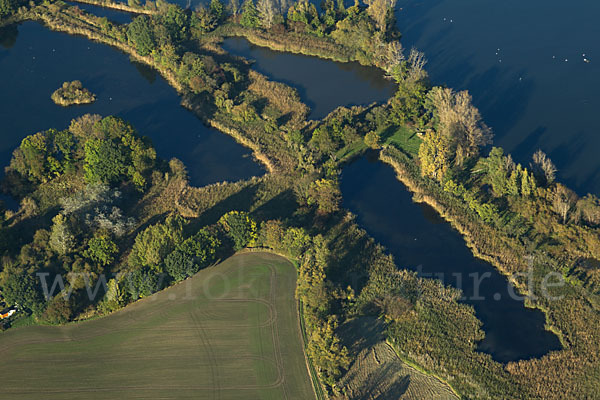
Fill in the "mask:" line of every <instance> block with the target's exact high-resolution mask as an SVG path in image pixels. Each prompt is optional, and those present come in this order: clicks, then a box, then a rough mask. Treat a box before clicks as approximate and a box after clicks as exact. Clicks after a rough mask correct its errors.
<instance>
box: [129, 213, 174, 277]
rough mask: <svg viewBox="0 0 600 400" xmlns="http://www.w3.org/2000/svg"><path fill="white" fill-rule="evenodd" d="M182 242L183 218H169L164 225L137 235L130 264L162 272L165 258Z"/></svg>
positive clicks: (147, 229) (155, 226) (157, 225)
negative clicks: (161, 267)
mask: <svg viewBox="0 0 600 400" xmlns="http://www.w3.org/2000/svg"><path fill="white" fill-rule="evenodd" d="M182 241H183V225H182V220H181V217H173V216H169V217H167V219H166V220H165V222H164V223H158V224H155V225H152V226H150V227H148V228H146V230H144V231H142V232H140V233H139V234H138V235H137V237H136V238H135V242H134V244H133V247H132V249H131V253H130V254H129V258H128V263H129V265H130V266H131V267H134V268H139V267H142V266H150V267H153V269H158V270H160V266H161V265H162V262H163V260H164V259H165V257H166V256H167V255H168V254H170V253H171V252H172V251H173V250H174V249H175V247H176V246H177V245H178V244H180V243H181V242H182Z"/></svg>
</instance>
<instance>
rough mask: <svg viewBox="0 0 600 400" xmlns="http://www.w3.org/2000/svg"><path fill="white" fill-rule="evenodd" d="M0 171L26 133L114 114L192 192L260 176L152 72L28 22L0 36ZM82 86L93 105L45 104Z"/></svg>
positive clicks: (244, 153) (241, 150)
mask: <svg viewBox="0 0 600 400" xmlns="http://www.w3.org/2000/svg"><path fill="white" fill-rule="evenodd" d="M0 76H2V91H1V92H0V120H1V121H2V126H1V127H0V165H2V166H5V165H7V164H8V162H9V160H10V155H11V153H12V151H13V150H14V149H15V148H16V147H17V146H19V144H20V143H21V140H22V139H23V138H24V137H25V136H26V135H29V134H33V133H36V132H39V131H41V130H45V129H49V128H58V129H63V128H66V127H68V125H69V122H70V121H71V119H73V118H76V117H78V116H80V115H82V114H86V113H94V114H100V115H103V116H106V115H118V116H120V117H123V118H124V119H126V120H128V121H129V122H131V123H132V124H133V125H134V126H135V127H136V128H137V129H138V131H139V132H140V133H141V134H143V135H146V136H148V137H150V138H151V139H152V141H153V143H154V145H155V147H156V149H157V152H158V154H159V156H161V157H163V158H165V159H170V158H171V157H177V158H179V159H181V160H182V161H183V162H184V163H185V164H186V166H187V168H188V171H189V173H190V178H191V182H192V183H193V184H194V185H198V186H201V185H206V184H209V183H215V182H220V181H224V180H229V181H235V180H239V179H245V178H249V177H250V176H253V175H262V174H263V173H264V170H263V168H262V167H261V166H260V165H259V164H257V163H256V162H254V161H253V159H252V157H251V152H250V151H249V150H248V149H246V148H245V147H243V146H241V145H240V144H238V143H236V142H235V141H234V140H233V139H232V138H231V137H229V136H227V135H225V134H223V133H220V132H218V131H216V130H214V129H209V128H207V127H206V126H204V125H203V124H202V122H201V121H200V120H199V119H198V118H196V117H195V116H194V115H193V114H192V113H191V112H189V111H187V110H186V109H184V108H183V107H181V106H180V100H181V99H180V98H179V96H178V95H177V93H176V91H175V90H174V89H173V88H171V87H170V86H169V85H168V84H167V82H166V81H165V80H164V79H163V78H162V77H161V76H160V75H159V74H157V73H156V72H155V71H153V70H151V69H149V68H147V67H145V66H143V65H140V64H137V63H132V62H131V61H130V59H129V57H128V56H127V55H125V54H123V53H121V52H119V51H117V50H115V49H113V48H110V47H108V46H106V45H103V44H99V43H94V42H90V41H89V40H87V39H84V38H81V37H75V36H69V35H67V34H63V33H57V32H52V31H49V30H48V29H46V28H44V27H43V26H41V25H40V24H38V23H35V22H26V23H23V24H21V25H20V26H18V27H17V28H16V30H15V27H10V28H5V29H2V30H1V31H0ZM74 79H79V80H81V81H82V82H83V85H84V86H85V87H87V88H88V89H90V90H91V91H92V92H93V93H95V94H96V95H97V100H96V102H95V103H93V104H90V105H85V106H77V107H67V108H64V107H61V106H58V105H56V104H54V102H52V100H51V99H50V95H51V94H52V92H53V91H54V90H56V89H57V88H58V87H60V86H61V85H62V82H64V81H71V80H74Z"/></svg>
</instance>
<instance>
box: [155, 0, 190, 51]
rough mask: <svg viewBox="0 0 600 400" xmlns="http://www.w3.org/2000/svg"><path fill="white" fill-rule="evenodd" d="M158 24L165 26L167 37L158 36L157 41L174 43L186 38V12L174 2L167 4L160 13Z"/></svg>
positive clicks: (187, 30)
mask: <svg viewBox="0 0 600 400" xmlns="http://www.w3.org/2000/svg"><path fill="white" fill-rule="evenodd" d="M159 20H160V25H161V26H164V27H165V28H166V31H167V33H168V36H169V37H168V38H161V37H158V35H157V37H158V39H159V40H158V42H159V43H160V44H163V43H164V42H168V41H172V42H174V43H177V42H180V41H182V40H186V39H187V38H188V35H189V17H188V14H187V13H186V12H185V11H184V10H182V9H181V7H179V6H178V5H176V4H169V5H168V6H167V9H166V11H165V12H163V13H162V14H161V15H160V18H159Z"/></svg>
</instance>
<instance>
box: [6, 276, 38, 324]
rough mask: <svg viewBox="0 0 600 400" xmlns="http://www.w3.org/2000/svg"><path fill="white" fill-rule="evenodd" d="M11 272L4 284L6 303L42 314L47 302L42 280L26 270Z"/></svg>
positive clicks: (35, 313)
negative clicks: (42, 289) (43, 293)
mask: <svg viewBox="0 0 600 400" xmlns="http://www.w3.org/2000/svg"><path fill="white" fill-rule="evenodd" d="M11 272H12V273H11V274H9V275H8V277H7V278H6V279H5V280H4V282H3V284H2V296H3V297H4V300H5V301H6V303H7V304H10V305H14V306H18V307H20V308H22V309H25V310H29V311H31V312H33V314H34V315H36V316H39V315H41V314H42V313H43V312H44V310H45V308H46V304H45V302H44V298H43V296H42V291H41V283H40V281H39V280H37V279H36V278H34V277H33V276H31V275H29V274H27V273H26V272H24V271H11Z"/></svg>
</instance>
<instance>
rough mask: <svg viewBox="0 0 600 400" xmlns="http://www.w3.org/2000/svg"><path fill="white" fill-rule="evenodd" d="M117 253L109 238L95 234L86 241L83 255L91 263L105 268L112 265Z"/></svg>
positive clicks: (116, 248) (117, 249)
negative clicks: (86, 245) (86, 246)
mask: <svg viewBox="0 0 600 400" xmlns="http://www.w3.org/2000/svg"><path fill="white" fill-rule="evenodd" d="M118 252H119V248H118V247H117V245H116V244H115V242H113V241H112V239H111V238H110V236H108V235H105V234H97V235H95V236H94V237H93V238H91V239H90V240H89V241H88V248H87V250H86V251H85V252H84V253H83V254H84V256H85V257H87V258H89V259H90V260H92V261H93V262H95V263H98V264H100V265H102V266H106V265H109V264H112V262H113V261H114V260H115V255H116V254H117V253H118Z"/></svg>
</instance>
